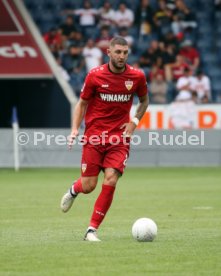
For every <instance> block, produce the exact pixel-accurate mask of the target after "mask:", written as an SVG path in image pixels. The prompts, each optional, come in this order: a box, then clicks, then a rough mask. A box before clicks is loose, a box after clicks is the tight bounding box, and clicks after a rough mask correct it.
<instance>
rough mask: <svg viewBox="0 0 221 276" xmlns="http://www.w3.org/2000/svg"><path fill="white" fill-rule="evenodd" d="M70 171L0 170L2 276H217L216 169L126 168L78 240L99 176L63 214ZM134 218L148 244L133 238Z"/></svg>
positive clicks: (220, 247)
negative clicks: (150, 228) (96, 223)
mask: <svg viewBox="0 0 221 276" xmlns="http://www.w3.org/2000/svg"><path fill="white" fill-rule="evenodd" d="M78 174H79V170H75V169H72V170H71V169H26V170H21V171H20V172H19V173H15V172H14V171H13V170H3V169H2V170H0V189H1V190H0V191H1V192H0V197H1V200H0V276H9V275H10V276H37V275H38V276H49V275H53V276H60V275H64V276H66V275H80V276H87V275H90V276H91V275H96V276H97V275H105V276H106V275H114V276H115V275H117V276H120V275H179V276H180V275H187V276H191V275H199V276H201V275H211V276H216V275H217V276H219V275H221V169H220V168H179V169H178V168H146V169H131V168H128V169H127V170H126V172H125V174H124V176H123V177H122V178H121V179H120V181H119V183H118V188H117V190H116V194H115V198H114V201H113V204H112V207H111V209H110V211H109V213H108V215H107V217H106V219H105V221H104V223H103V224H102V226H101V228H100V230H99V238H100V239H101V240H102V242H101V243H88V242H84V241H83V240H82V238H83V235H84V233H85V229H86V227H87V224H88V221H89V218H90V215H91V212H92V209H93V204H94V201H95V199H96V196H97V195H98V193H99V191H100V187H101V186H100V185H101V183H102V178H100V180H99V184H98V186H97V189H96V190H95V191H94V193H92V194H90V195H80V196H79V197H78V198H77V199H76V202H75V203H74V205H73V207H72V209H71V210H70V211H69V212H68V213H67V214H63V213H62V212H61V211H60V209H59V205H60V199H61V196H62V195H63V193H64V192H65V191H66V189H67V188H68V187H69V186H70V184H71V182H72V180H74V179H75V178H76V177H77V176H78ZM140 217H150V218H152V219H153V220H154V221H155V222H156V223H157V225H158V236H157V238H156V240H155V241H154V242H152V243H151V242H150V243H139V242H136V241H135V240H133V238H132V235H131V227H132V224H133V222H134V221H135V220H136V219H137V218H140Z"/></svg>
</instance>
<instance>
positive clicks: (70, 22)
mask: <svg viewBox="0 0 221 276" xmlns="http://www.w3.org/2000/svg"><path fill="white" fill-rule="evenodd" d="M59 29H60V30H61V33H62V35H64V36H66V37H69V35H70V34H71V33H73V32H74V33H75V32H76V31H77V28H76V27H75V24H74V19H73V17H72V15H68V16H67V17H66V20H65V22H64V23H63V24H61V25H60V27H59Z"/></svg>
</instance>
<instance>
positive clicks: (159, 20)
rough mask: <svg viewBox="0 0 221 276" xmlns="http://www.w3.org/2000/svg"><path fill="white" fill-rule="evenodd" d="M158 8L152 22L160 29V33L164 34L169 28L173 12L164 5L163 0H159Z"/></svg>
mask: <svg viewBox="0 0 221 276" xmlns="http://www.w3.org/2000/svg"><path fill="white" fill-rule="evenodd" d="M158 4H159V9H158V10H157V11H156V12H155V14H154V24H155V26H158V28H160V30H161V34H166V33H167V32H169V31H170V29H171V22H172V17H173V13H172V11H171V9H169V8H168V7H167V6H166V1H165V0H159V2H158Z"/></svg>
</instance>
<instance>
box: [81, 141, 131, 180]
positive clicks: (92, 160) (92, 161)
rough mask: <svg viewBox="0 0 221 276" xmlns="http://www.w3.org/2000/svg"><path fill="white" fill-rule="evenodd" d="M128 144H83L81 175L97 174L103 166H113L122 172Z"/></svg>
mask: <svg viewBox="0 0 221 276" xmlns="http://www.w3.org/2000/svg"><path fill="white" fill-rule="evenodd" d="M129 149H130V145H124V144H123V143H122V144H118V145H111V144H107V145H91V144H90V143H88V144H86V145H84V146H83V152H82V160H81V175H82V176H97V175H98V174H99V173H100V171H101V170H103V169H105V168H113V169H116V170H118V171H119V172H120V173H121V174H123V172H124V168H125V167H126V162H127V159H128V157H129Z"/></svg>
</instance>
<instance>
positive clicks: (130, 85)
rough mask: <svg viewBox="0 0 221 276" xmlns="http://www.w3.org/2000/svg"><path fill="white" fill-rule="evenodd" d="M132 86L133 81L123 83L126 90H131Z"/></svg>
mask: <svg viewBox="0 0 221 276" xmlns="http://www.w3.org/2000/svg"><path fill="white" fill-rule="evenodd" d="M133 84H134V83H133V81H130V80H128V81H125V86H126V88H127V90H131V88H132V87H133Z"/></svg>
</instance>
